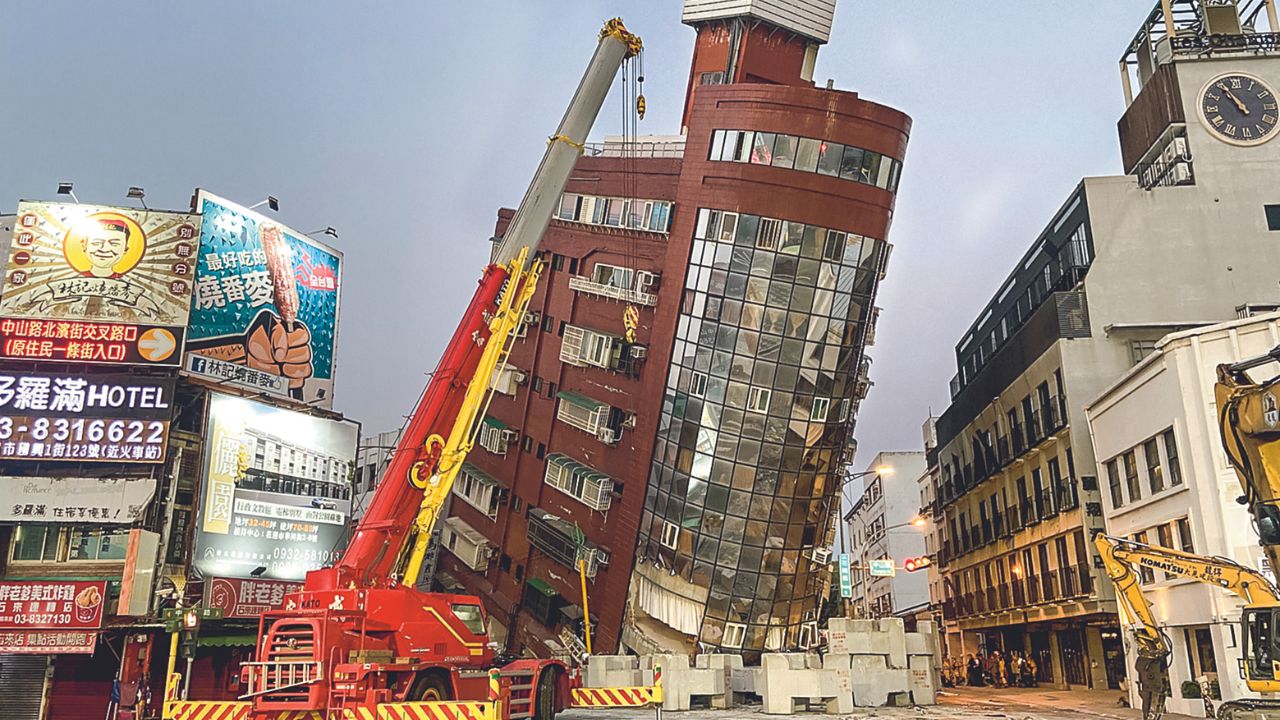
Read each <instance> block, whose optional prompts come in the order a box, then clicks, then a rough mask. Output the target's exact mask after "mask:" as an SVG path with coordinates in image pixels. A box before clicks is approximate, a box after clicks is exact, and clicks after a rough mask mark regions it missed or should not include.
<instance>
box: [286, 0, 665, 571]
mask: <svg viewBox="0 0 1280 720" xmlns="http://www.w3.org/2000/svg"><path fill="white" fill-rule="evenodd" d="M640 47H641V44H640V39H639V38H637V37H636V36H634V35H632V34H631V33H629V32H627V29H626V27H624V26H623V24H622V21H621V20H618V19H614V20H610V21H609V22H608V23H606V24H605V26H604V29H603V30H601V32H600V42H599V44H598V45H597V47H596V51H595V54H594V55H592V58H591V62H590V63H589V64H588V66H587V70H586V72H585V73H584V74H583V77H582V81H581V82H580V83H579V85H578V88H577V90H576V91H575V92H574V95H573V99H572V101H570V103H569V107H568V109H567V110H566V111H565V115H564V118H563V119H562V120H561V121H560V126H559V127H558V128H557V129H556V132H555V134H554V135H552V136H551V138H550V139H549V140H548V143H547V151H546V154H545V155H544V156H543V158H542V163H541V164H540V165H539V166H538V170H537V172H536V173H535V174H534V177H533V180H532V181H531V182H530V184H529V189H528V191H527V192H526V193H525V196H524V199H523V200H521V202H520V206H519V207H518V208H517V210H516V214H515V217H514V218H513V219H512V222H511V224H510V225H509V226H508V228H507V231H506V233H505V234H504V236H503V238H502V241H501V242H500V243H499V244H498V246H497V248H496V249H495V250H494V254H493V262H492V263H491V264H490V265H489V266H488V267H486V268H485V270H484V275H483V277H482V278H481V280H480V286H479V287H478V288H477V289H476V292H475V295H474V296H472V299H471V303H470V304H469V305H468V306H467V309H466V311H465V313H464V314H463V317H462V321H461V322H460V323H459V325H458V327H457V329H456V330H455V331H454V334H453V337H452V338H451V339H450V340H449V344H448V345H447V346H446V347H445V351H444V355H443V356H442V357H441V359H440V364H439V365H438V366H437V367H436V370H435V372H434V373H433V374H432V376H431V380H430V382H429V383H428V384H427V388H426V390H425V391H423V394H422V397H421V398H420V399H419V400H418V404H417V407H415V408H414V411H413V414H412V415H411V416H410V417H409V421H408V423H407V424H406V425H405V428H404V431H403V433H402V434H401V437H400V442H399V443H398V444H397V446H396V450H395V453H394V454H393V455H392V458H391V462H390V463H389V465H388V467H387V469H386V471H385V472H384V473H383V478H382V480H381V481H380V482H379V483H378V486H377V490H375V492H374V495H373V498H372V500H371V501H370V503H369V508H368V510H367V511H366V512H365V515H364V517H363V518H362V519H361V521H360V524H359V525H358V526H357V527H356V529H355V532H354V533H353V534H352V538H351V543H350V544H349V545H348V546H347V550H346V552H345V553H343V556H342V558H341V560H339V561H338V563H337V565H335V566H334V567H333V568H325V569H323V570H318V571H314V572H312V573H310V574H308V576H307V583H306V587H307V589H308V590H317V589H326V588H342V587H353V586H358V587H372V586H383V585H391V584H395V583H396V582H397V578H396V577H395V574H396V573H395V569H396V568H397V567H404V566H407V567H405V572H404V573H403V579H404V580H405V581H408V582H412V580H414V579H415V578H416V575H417V572H418V568H419V566H420V562H421V555H422V551H423V550H424V549H425V545H424V543H425V542H426V540H427V537H428V536H429V535H430V532H431V528H432V527H433V526H434V524H435V522H436V520H437V519H438V518H439V515H440V509H441V507H440V506H441V505H442V504H443V502H444V500H445V499H446V498H447V497H448V493H449V487H450V485H451V484H452V481H453V478H454V477H456V475H457V471H458V468H459V467H460V465H461V461H462V458H463V457H465V455H466V451H467V450H469V449H470V443H471V438H473V437H474V430H475V422H476V420H477V417H478V414H479V413H483V408H484V406H485V404H486V403H487V394H486V392H487V390H488V385H489V383H490V381H491V379H492V375H493V372H494V369H495V368H496V367H497V364H498V363H499V362H500V361H501V359H502V358H503V357H504V356H505V353H506V351H507V350H508V349H509V347H510V342H511V337H512V335H513V334H514V332H515V328H516V326H517V325H518V322H517V319H518V318H519V317H520V315H523V307H524V305H525V304H527V302H528V298H529V296H530V295H531V294H532V291H533V288H534V287H535V285H536V282H537V276H538V269H539V268H538V266H537V263H536V261H535V258H534V256H535V254H536V253H537V249H538V244H539V242H540V241H541V239H542V234H543V232H544V231H545V230H546V228H547V225H548V224H549V223H550V222H551V215H552V213H553V211H554V210H555V207H556V204H557V203H558V202H559V199H560V196H561V195H562V194H563V193H564V187H565V185H566V184H567V183H568V181H569V176H570V174H571V173H572V172H573V167H574V165H575V163H576V161H577V157H578V155H579V153H580V152H581V150H582V147H583V144H584V143H585V142H586V139H587V133H589V132H590V131H591V126H592V125H593V124H594V123H595V119H596V116H597V115H598V114H599V113H600V108H601V106H602V105H603V104H604V100H605V97H606V96H607V95H608V93H609V86H610V85H611V84H612V82H613V78H614V76H615V75H617V73H618V69H619V68H620V67H621V66H622V63H623V61H624V60H625V59H627V58H628V57H631V56H633V55H635V54H636V53H638V52H639V51H640ZM517 311H519V312H520V314H519V315H517V314H516V313H517ZM411 536H413V538H414V539H413V549H412V550H410V551H408V553H407V555H408V557H407V560H406V548H407V545H406V541H407V540H408V539H409V538H410V537H411Z"/></svg>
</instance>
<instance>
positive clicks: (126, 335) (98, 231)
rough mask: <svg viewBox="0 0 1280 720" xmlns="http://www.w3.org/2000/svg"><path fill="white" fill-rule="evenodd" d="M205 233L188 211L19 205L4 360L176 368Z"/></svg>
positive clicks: (5, 309)
mask: <svg viewBox="0 0 1280 720" xmlns="http://www.w3.org/2000/svg"><path fill="white" fill-rule="evenodd" d="M199 234H200V218H199V217H198V216H196V215H192V214H189V213H175V212H162V211H149V210H138V209H134V208H119V207H108V206H101V205H76V204H71V205H64V204H60V203H47V202H28V201H23V202H21V203H19V204H18V216H17V220H16V222H15V223H14V229H13V241H12V243H11V245H10V247H9V255H8V258H7V265H6V268H5V284H4V290H3V292H2V293H0V316H3V317H5V318H8V319H9V320H10V322H8V323H6V325H5V326H4V327H3V328H0V356H3V357H6V358H23V359H42V360H68V361H74V362H99V363H139V364H145V365H176V364H178V362H179V361H180V359H181V349H182V338H183V334H184V333H185V330H186V325H187V320H188V316H189V313H190V310H191V290H192V278H193V277H194V275H195V263H196V252H197V250H198V243H199ZM13 320H18V321H28V322H22V323H20V324H15V323H14V322H12V321H13Z"/></svg>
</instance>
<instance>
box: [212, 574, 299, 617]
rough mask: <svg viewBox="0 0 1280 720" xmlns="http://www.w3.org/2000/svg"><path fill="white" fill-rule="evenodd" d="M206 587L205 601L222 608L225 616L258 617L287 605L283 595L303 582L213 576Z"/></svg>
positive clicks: (213, 606) (297, 589)
mask: <svg viewBox="0 0 1280 720" xmlns="http://www.w3.org/2000/svg"><path fill="white" fill-rule="evenodd" d="M205 588H207V589H206V590H205V598H204V602H205V605H208V606H209V607H211V608H217V609H219V610H221V611H222V617H224V618H256V617H258V616H259V615H261V614H262V613H264V612H266V611H268V610H279V609H280V607H281V606H283V605H284V596H285V595H288V594H289V593H295V592H298V591H299V590H301V589H302V583H299V582H289V581H287V580H271V579H267V580H248V579H244V580H242V579H240V578H212V579H211V580H209V582H207V583H206V584H205Z"/></svg>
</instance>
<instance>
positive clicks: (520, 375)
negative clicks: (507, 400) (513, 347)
mask: <svg viewBox="0 0 1280 720" xmlns="http://www.w3.org/2000/svg"><path fill="white" fill-rule="evenodd" d="M512 379H513V380H515V383H516V384H517V385H523V384H525V383H526V382H528V381H529V374H528V373H526V372H524V371H523V370H518V371H516V373H515V374H514V375H513V376H512Z"/></svg>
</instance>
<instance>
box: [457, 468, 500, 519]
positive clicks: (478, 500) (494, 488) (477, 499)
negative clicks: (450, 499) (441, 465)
mask: <svg viewBox="0 0 1280 720" xmlns="http://www.w3.org/2000/svg"><path fill="white" fill-rule="evenodd" d="M500 487H501V486H500V485H499V484H498V481H497V480H495V479H494V478H492V477H490V476H489V475H487V474H485V473H483V472H481V471H480V470H478V469H477V468H476V467H475V466H473V465H471V464H469V463H464V464H463V466H462V469H461V470H459V472H458V478H457V480H455V481H454V483H453V494H454V495H457V496H458V497H460V498H462V500H464V501H465V502H466V503H467V504H468V505H470V506H471V507H473V508H475V509H477V510H479V511H480V512H482V513H484V514H485V516H487V517H488V518H489V519H491V520H493V519H496V518H497V517H498V504H499V500H500V497H499V492H498V491H499V488H500Z"/></svg>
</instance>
